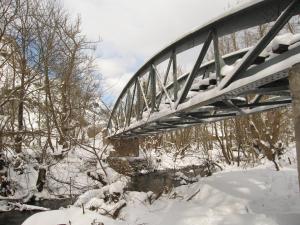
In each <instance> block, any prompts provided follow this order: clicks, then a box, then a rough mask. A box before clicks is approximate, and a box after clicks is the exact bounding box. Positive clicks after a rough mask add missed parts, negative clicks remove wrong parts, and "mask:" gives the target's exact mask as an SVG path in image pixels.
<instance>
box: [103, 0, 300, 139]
mask: <svg viewBox="0 0 300 225" xmlns="http://www.w3.org/2000/svg"><path fill="white" fill-rule="evenodd" d="M299 13H300V0H255V1H252V2H251V3H248V4H247V5H243V6H241V7H240V8H237V9H235V10H233V11H230V12H228V13H226V14H225V15H223V16H221V17H219V18H217V19H215V20H213V21H211V22H209V23H207V24H206V25H204V26H202V27H201V28H199V29H197V30H195V31H193V32H191V33H189V34H187V35H186V36H184V37H182V38H180V39H178V40H177V41H175V42H174V43H172V44H170V45H169V46H167V47H166V48H164V49H163V50H161V51H160V52H158V53H157V54H156V55H154V56H153V57H152V58H151V59H149V61H147V62H146V63H145V64H144V65H143V66H142V67H141V68H140V69H139V70H138V71H137V72H136V73H135V74H134V76H133V77H132V78H131V79H130V81H129V82H128V83H127V85H126V86H125V88H124V89H123V91H122V92H121V94H120V96H119V97H118V99H117V100H116V102H115V105H114V107H113V109H112V112H111V115H110V119H109V122H108V127H107V128H108V137H109V138H110V139H123V138H125V139H128V138H133V137H138V136H142V135H149V134H155V133H158V132H162V131H166V130H172V129H177V128H181V127H186V126H191V125H195V124H200V123H205V122H212V121H217V120H221V119H224V118H229V117H233V116H238V115H246V114H251V113H255V112H261V111H265V110H270V109H273V108H277V107H281V106H284V105H287V104H290V103H291V96H290V90H289V82H288V72H289V70H290V68H291V67H292V66H293V65H295V64H297V63H300V36H299V35H298V34H296V35H292V34H284V35H282V32H283V31H282V30H283V28H284V27H285V25H286V24H287V23H288V21H289V20H290V19H291V18H292V17H293V16H295V15H297V14H299ZM266 23H270V24H271V27H270V28H269V30H268V31H267V33H266V34H265V35H264V36H263V37H262V38H261V39H260V40H258V42H257V43H256V44H255V45H253V46H252V47H250V48H245V49H243V50H239V51H235V52H231V53H230V54H227V55H221V51H220V43H219V42H220V38H222V37H225V36H226V35H230V34H233V33H235V32H239V31H243V30H246V29H248V30H249V29H251V28H254V27H257V26H260V25H263V24H266ZM279 34H281V35H279ZM189 51H193V52H194V53H195V52H196V58H195V60H191V63H192V66H191V68H190V70H189V72H187V73H185V74H183V75H181V76H178V66H179V65H180V64H179V63H178V59H179V57H180V56H181V55H183V54H185V52H189ZM209 54H210V55H211V60H210V61H208V60H206V59H207V55H209ZM162 71H163V72H162ZM250 96H251V97H250Z"/></svg>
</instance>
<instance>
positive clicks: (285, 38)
mask: <svg viewBox="0 0 300 225" xmlns="http://www.w3.org/2000/svg"><path fill="white" fill-rule="evenodd" d="M298 41H300V34H292V33H286V34H282V35H278V36H276V37H275V38H274V40H273V41H272V43H271V46H272V50H273V51H276V50H277V49H278V48H279V46H280V45H292V44H295V43H296V42H298Z"/></svg>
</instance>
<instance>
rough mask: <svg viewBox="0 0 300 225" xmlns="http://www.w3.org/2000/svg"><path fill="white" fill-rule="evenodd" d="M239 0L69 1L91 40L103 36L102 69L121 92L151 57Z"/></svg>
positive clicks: (65, 1)
mask: <svg viewBox="0 0 300 225" xmlns="http://www.w3.org/2000/svg"><path fill="white" fill-rule="evenodd" d="M235 1H236V0H210V1H207V0H206V1H205V0H63V4H64V5H65V6H66V8H67V9H68V10H70V12H71V14H73V15H76V14H80V15H81V18H82V29H83V32H84V33H86V34H87V36H88V37H89V38H91V39H97V38H98V37H99V36H100V37H101V39H102V42H101V44H100V48H99V52H98V54H99V56H100V60H99V61H98V62H99V67H100V69H101V72H102V75H103V77H104V78H105V79H106V84H107V85H111V86H113V87H112V88H111V89H112V92H113V93H114V94H113V95H114V96H115V95H116V93H119V92H120V91H121V89H122V88H121V86H122V85H123V86H124V85H125V84H126V81H127V80H128V79H129V76H130V75H132V74H133V73H134V72H135V71H136V70H137V69H138V66H141V64H142V62H144V61H146V60H147V58H149V57H150V56H151V55H153V54H154V53H156V52H158V51H159V50H161V49H162V48H163V47H165V46H166V45H167V44H169V43H170V42H173V41H174V40H176V39H177V38H178V37H180V36H182V35H184V34H185V33H187V32H189V31H190V30H191V29H193V28H195V27H198V26H200V25H201V24H204V23H205V22H207V21H208V20H210V19H212V18H214V17H215V16H218V15H219V14H221V13H222V12H223V11H225V9H226V8H228V4H229V2H231V3H232V2H235ZM115 83H116V84H115ZM109 87H110V86H108V88H109Z"/></svg>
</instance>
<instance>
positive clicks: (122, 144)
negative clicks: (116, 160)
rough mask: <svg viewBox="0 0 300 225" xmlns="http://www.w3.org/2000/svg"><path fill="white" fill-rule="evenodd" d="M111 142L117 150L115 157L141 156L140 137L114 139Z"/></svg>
mask: <svg viewBox="0 0 300 225" xmlns="http://www.w3.org/2000/svg"><path fill="white" fill-rule="evenodd" d="M110 143H111V144H112V145H113V147H114V150H115V152H114V153H113V156H114V157H138V156H139V140H138V138H130V139H123V138H121V139H112V140H110Z"/></svg>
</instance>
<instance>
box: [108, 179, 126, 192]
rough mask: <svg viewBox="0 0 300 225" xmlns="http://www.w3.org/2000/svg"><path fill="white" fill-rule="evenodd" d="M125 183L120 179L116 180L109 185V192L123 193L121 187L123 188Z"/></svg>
mask: <svg viewBox="0 0 300 225" xmlns="http://www.w3.org/2000/svg"><path fill="white" fill-rule="evenodd" d="M125 186H126V183H125V182H122V181H117V182H115V183H113V184H111V185H109V193H110V194H114V193H120V194H121V193H123V189H124V188H125Z"/></svg>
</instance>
